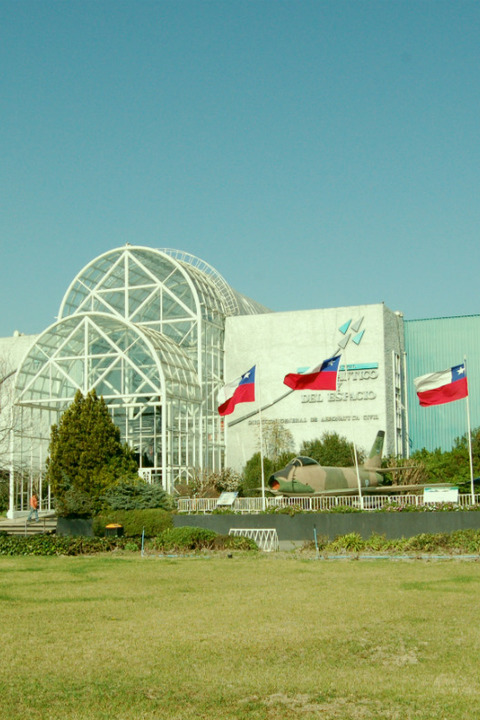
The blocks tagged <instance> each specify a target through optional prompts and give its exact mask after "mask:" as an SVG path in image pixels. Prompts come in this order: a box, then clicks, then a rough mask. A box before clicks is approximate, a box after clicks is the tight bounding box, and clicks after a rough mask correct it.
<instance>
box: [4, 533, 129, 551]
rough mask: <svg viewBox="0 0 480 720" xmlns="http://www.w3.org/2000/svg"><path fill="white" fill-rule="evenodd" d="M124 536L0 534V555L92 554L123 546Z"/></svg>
mask: <svg viewBox="0 0 480 720" xmlns="http://www.w3.org/2000/svg"><path fill="white" fill-rule="evenodd" d="M127 542H128V541H127V540H126V539H124V538H87V537H61V536H57V535H32V536H27V537H25V536H23V535H20V536H19V535H7V534H6V533H5V534H4V533H1V534H0V555H92V554H94V553H99V552H110V551H112V550H116V549H117V548H123V547H124V546H125V544H126V543H127Z"/></svg>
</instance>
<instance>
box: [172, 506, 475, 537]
mask: <svg viewBox="0 0 480 720" xmlns="http://www.w3.org/2000/svg"><path fill="white" fill-rule="evenodd" d="M173 523H174V526H175V527H183V526H185V525H187V526H193V527H202V528H208V529H210V530H215V532H218V533H220V534H222V535H227V534H228V531H229V530H230V528H249V529H250V528H274V529H276V531H277V535H278V539H279V540H280V542H282V541H283V542H285V541H288V542H292V543H301V542H304V541H306V540H313V539H314V528H316V531H317V536H318V537H326V538H328V539H329V540H333V539H334V538H335V537H337V536H338V535H347V534H348V533H351V532H356V533H359V534H360V535H361V536H362V537H363V538H365V539H367V538H369V537H370V535H371V534H372V533H378V534H379V535H385V537H387V538H389V539H394V538H401V537H412V536H413V535H420V534H421V533H442V532H446V533H448V532H453V531H454V530H465V529H467V528H472V529H474V530H478V529H480V511H479V512H473V511H472V512H462V511H458V512H399V513H367V512H365V513H305V514H298V515H294V516H293V517H290V516H289V515H280V514H279V515H273V514H272V515H269V514H265V515H262V514H259V515H174V516H173Z"/></svg>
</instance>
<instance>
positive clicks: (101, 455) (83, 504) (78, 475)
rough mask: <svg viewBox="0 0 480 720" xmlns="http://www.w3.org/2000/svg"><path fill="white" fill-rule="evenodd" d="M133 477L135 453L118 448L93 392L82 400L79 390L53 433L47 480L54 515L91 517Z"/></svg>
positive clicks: (117, 439)
mask: <svg viewBox="0 0 480 720" xmlns="http://www.w3.org/2000/svg"><path fill="white" fill-rule="evenodd" d="M136 473H137V464H136V462H135V459H134V457H133V453H132V451H131V450H130V449H129V448H128V447H127V446H125V445H122V443H121V441H120V430H119V429H118V428H117V427H116V425H115V424H114V422H113V421H112V419H111V417H110V415H109V412H108V409H107V406H106V404H105V401H104V400H103V398H102V397H100V398H99V397H98V396H97V394H96V392H95V390H92V391H90V392H89V393H88V394H87V396H86V397H84V396H83V395H82V393H81V392H80V391H77V393H76V395H75V398H74V400H73V403H72V404H71V405H70V407H69V408H67V410H66V411H65V412H64V413H63V415H62V417H61V419H60V422H59V424H58V425H53V426H52V429H51V436H50V447H49V457H48V460H47V480H48V481H49V482H50V485H51V488H52V492H53V495H54V496H55V498H56V501H57V512H58V513H59V514H62V515H68V514H89V513H91V512H93V511H94V510H96V509H98V508H99V507H100V504H101V497H102V495H103V494H104V492H105V491H106V490H107V489H108V488H110V487H112V486H114V485H115V484H117V483H118V482H120V481H122V480H125V479H126V478H128V477H132V476H135V475H136Z"/></svg>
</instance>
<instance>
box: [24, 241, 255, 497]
mask: <svg viewBox="0 0 480 720" xmlns="http://www.w3.org/2000/svg"><path fill="white" fill-rule="evenodd" d="M259 312H268V310H267V309H266V308H264V307H262V306H261V305H258V304H257V303H255V302H253V301H251V300H248V299H247V298H244V297H243V296H242V295H240V294H239V293H237V292H235V291H234V290H232V289H231V288H230V287H229V286H228V284H227V283H226V282H225V280H224V279H223V278H222V277H221V275H219V274H218V273H217V272H216V271H215V270H214V269H213V268H212V267H211V266H209V265H208V264H207V263H204V262H203V261H201V260H199V259H198V258H195V257H194V256H192V255H190V254H188V253H182V252H180V251H174V250H165V251H161V250H153V249H151V248H146V247H137V246H130V245H126V246H125V247H122V248H117V249H115V250H112V251H109V252H107V253H105V254H103V255H100V256H99V257H97V258H96V259H95V260H93V261H92V262H90V263H89V264H88V265H86V267H85V268H83V270H82V271H81V272H80V273H79V274H78V275H77V276H76V277H75V278H74V280H73V281H72V283H71V284H70V286H69V288H68V289H67V292H66V293H65V296H64V298H63V300H62V303H61V306H60V312H59V320H58V322H57V323H55V324H54V325H52V326H51V327H49V328H48V329H47V330H45V332H44V333H42V335H41V336H40V337H39V338H38V339H37V341H36V342H35V344H34V345H33V347H32V348H31V349H30V351H29V352H28V353H27V355H26V357H25V358H24V359H23V361H22V364H21V366H20V368H19V370H18V372H17V376H16V391H15V395H16V405H18V406H19V407H20V408H22V416H23V422H22V428H21V431H20V432H19V433H17V434H16V437H15V440H14V442H13V443H12V446H13V449H12V463H11V464H12V470H11V473H12V475H14V468H15V466H17V467H18V465H19V464H23V465H25V464H26V455H27V454H29V458H30V464H31V466H32V467H33V466H34V465H35V467H36V470H35V472H37V473H41V471H42V466H43V464H44V462H45V458H46V455H47V451H48V437H49V430H50V426H51V424H52V422H57V421H58V418H59V417H60V415H61V413H62V412H63V411H64V410H65V408H66V407H67V406H68V405H69V404H70V403H71V402H72V400H73V398H74V395H75V393H76V391H77V390H81V391H82V392H83V393H84V394H85V393H87V392H88V391H89V390H91V389H93V388H95V390H96V392H97V394H98V395H101V396H103V398H104V399H105V402H106V404H107V406H108V408H109V410H110V412H111V414H112V417H113V419H114V421H115V423H116V424H117V425H118V427H119V428H120V431H121V434H122V439H123V440H124V441H125V442H128V443H129V444H130V446H131V447H132V448H134V450H135V452H136V453H137V456H138V460H139V465H140V470H141V474H142V475H143V476H144V477H147V478H148V479H151V480H153V481H158V482H161V483H162V485H163V486H164V487H165V489H167V490H168V491H170V492H172V491H173V489H174V485H175V483H176V482H177V481H178V480H183V481H188V478H189V476H190V474H191V473H192V472H193V471H194V470H195V469H197V468H207V469H213V470H218V469H220V468H222V467H223V459H224V436H223V426H222V425H221V423H220V418H219V416H218V413H217V410H216V402H215V399H216V394H217V391H218V388H219V387H220V386H221V385H222V384H223V382H224V379H223V367H224V325H225V318H226V317H227V316H228V315H232V314H234V315H239V314H253V313H259ZM14 456H15V457H16V458H17V459H18V458H19V457H20V458H21V461H20V462H17V463H16V462H15V459H14ZM30 475H31V477H33V476H34V473H30ZM27 484H28V483H27ZM30 485H31V482H30ZM19 488H20V489H19ZM27 494H28V488H26V487H25V485H24V484H23V485H21V486H20V485H19V484H18V483H17V484H15V482H14V481H13V480H11V496H12V497H11V509H12V508H23V507H24V503H25V502H26V496H27Z"/></svg>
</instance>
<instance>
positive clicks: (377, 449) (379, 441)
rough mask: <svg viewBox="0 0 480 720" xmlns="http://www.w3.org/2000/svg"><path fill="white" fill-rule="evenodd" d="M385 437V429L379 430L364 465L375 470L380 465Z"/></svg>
mask: <svg viewBox="0 0 480 720" xmlns="http://www.w3.org/2000/svg"><path fill="white" fill-rule="evenodd" d="M384 439H385V431H384V430H379V431H378V433H377V437H376V438H375V442H374V443H373V445H372V449H371V450H370V455H369V456H368V458H367V460H365V463H364V466H363V467H365V468H367V469H370V470H375V469H376V468H379V467H381V465H382V452H383V441H384Z"/></svg>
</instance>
